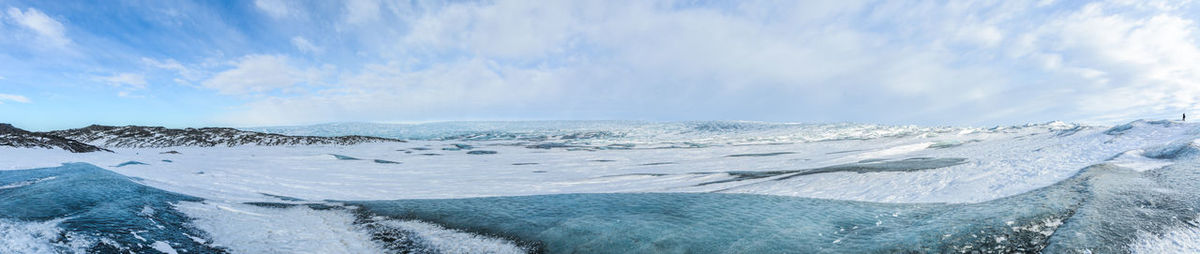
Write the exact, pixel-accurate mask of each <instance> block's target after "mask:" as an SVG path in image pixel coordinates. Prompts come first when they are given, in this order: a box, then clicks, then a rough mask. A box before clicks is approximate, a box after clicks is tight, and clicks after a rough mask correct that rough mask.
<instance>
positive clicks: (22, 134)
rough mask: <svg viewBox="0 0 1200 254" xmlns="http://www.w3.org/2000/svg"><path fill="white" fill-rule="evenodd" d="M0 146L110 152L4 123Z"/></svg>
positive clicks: (1, 125)
mask: <svg viewBox="0 0 1200 254" xmlns="http://www.w3.org/2000/svg"><path fill="white" fill-rule="evenodd" d="M0 146H11V147H21V148H47V149H63V150H67V151H70V152H73V153H87V152H97V151H106V152H112V151H109V150H108V149H104V148H100V147H96V146H93V145H89V144H85V143H82V142H79V141H76V140H71V139H68V138H64V137H61V136H56V135H52V134H46V133H38V132H31V131H26V130H22V129H19V128H17V127H13V126H12V125H11V124H6V123H0Z"/></svg>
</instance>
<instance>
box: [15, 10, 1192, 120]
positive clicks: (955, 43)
mask: <svg viewBox="0 0 1200 254" xmlns="http://www.w3.org/2000/svg"><path fill="white" fill-rule="evenodd" d="M187 6H190V7H192V8H197V9H198V10H209V9H213V10H209V11H196V10H185V11H182V12H177V13H176V14H177V15H176V16H171V15H166V14H155V15H148V16H153V17H157V18H155V20H159V19H162V20H166V21H164V22H165V23H164V24H176V26H183V25H182V24H190V23H189V22H185V21H197V20H204V21H214V20H220V19H219V17H227V16H229V15H228V14H226V13H221V12H220V11H215V10H221V9H220V7H221V6H205V5H203V4H201V5H199V6H194V4H191V5H187ZM175 7H179V6H165V7H164V8H165V9H168V10H170V9H172V8H175ZM228 9H234V10H236V11H237V12H238V13H242V14H245V15H243V16H245V17H244V19H246V20H244V21H235V22H228V23H222V22H219V21H214V24H216V25H212V26H207V27H194V28H188V29H192V30H195V31H191V32H193V34H195V35H197V36H201V35H206V34H207V35H210V36H208V37H204V38H213V37H218V38H221V40H218V41H207V40H197V42H189V43H188V44H187V45H193V44H192V43H194V45H193V46H194V47H192V48H190V49H191V50H192V51H188V53H186V54H182V53H174V52H179V51H171V50H162V51H161V52H160V51H154V50H136V49H127V51H128V52H123V53H125V54H127V55H128V56H124V57H126V58H134V59H136V61H131V62H135V63H141V64H140V65H134V66H126V67H122V68H101V69H102V70H101V71H99V72H100V73H98V74H90V76H91V77H93V78H91V80H92V81H94V82H101V83H109V84H112V85H116V86H118V87H123V88H122V89H125V90H123V91H129V90H132V89H133V88H137V89H139V90H144V91H145V92H144V93H146V94H148V95H150V96H154V95H156V93H159V92H161V91H159V90H164V89H165V90H171V89H175V90H184V91H189V90H190V91H195V92H202V93H209V94H210V95H209V96H216V97H220V98H226V99H223V101H225V102H227V103H228V104H226V105H223V106H220V107H219V108H220V109H219V110H215V111H213V112H212V113H210V114H207V115H198V116H196V117H204V118H206V119H210V121H213V122H215V123H221V124H232V125H278V124H303V123H317V122H333V121H426V120H470V119H489V120H490V119H649V120H699V119H743V120H768V121H801V122H813V121H821V122H828V121H857V122H881V123H902V124H907V123H916V124H989V125H990V124H1015V123H1024V122H1040V121H1049V120H1067V121H1083V122H1103V123H1108V122H1114V121H1125V120H1129V119H1134V118H1154V117H1167V116H1174V115H1177V114H1178V113H1182V112H1187V111H1188V110H1193V109H1195V108H1197V107H1198V106H1200V43H1198V42H1197V39H1200V32H1198V29H1200V25H1198V24H1197V23H1196V22H1195V20H1196V18H1197V16H1196V13H1200V12H1197V10H1200V9H1198V8H1196V4H1193V3H1192V2H1190V1H1094V2H1075V1H1062V2H1056V1H1046V0H1041V1H1020V0H1018V1H953V2H940V1H903V2H901V1H804V2H789V1H784V2H779V1H738V2H693V1H669V0H667V1H552V2H530V1H505V0H501V1H485V2H475V1H467V2H457V1H453V2H426V1H417V2H402V3H401V2H393V1H375V0H357V1H347V2H293V1H278V0H258V1H255V2H253V3H244V4H243V5H237V6H232V7H231V8H228ZM5 13H6V17H5V22H6V24H8V25H7V26H6V27H5V29H9V30H19V31H25V34H26V35H28V36H34V37H36V38H37V40H41V41H44V43H47V44H52V45H60V46H63V47H70V45H72V44H82V43H78V42H82V41H83V40H104V39H106V38H105V37H107V36H113V35H110V34H105V33H99V32H96V31H89V28H88V27H76V26H71V24H74V23H72V22H62V21H58V20H56V18H55V17H57V16H56V15H47V13H52V12H43V11H40V10H39V9H37V8H34V7H8V8H7V11H6V12H5ZM152 13H170V12H167V11H159V12H152ZM160 16H161V17H160ZM64 17H68V18H69V17H71V16H70V15H66V16H64ZM169 21H174V22H175V23H171V22H169ZM63 24H68V25H66V26H64V25H63ZM247 24H253V25H247ZM183 28H187V27H183ZM71 29H80V30H84V31H83V32H81V33H79V34H83V35H85V36H81V37H80V38H68V37H67V35H73V34H76V33H75V32H72V31H71ZM212 34H216V35H222V36H211V35H212ZM157 36H160V35H157V34H149V35H144V37H147V38H152V39H155V40H164V41H163V42H161V43H179V41H172V40H165V39H164V38H159V37H157ZM163 36H165V35H163ZM197 38H200V37H197ZM108 39H111V38H108ZM110 42H111V41H110ZM114 43H115V42H114ZM171 45H175V44H171ZM151 46H154V45H151ZM79 47H86V46H82V45H80V46H79ZM150 48H151V49H154V47H150ZM83 51H84V52H85V53H84V54H85V55H88V54H91V55H95V54H97V53H96V51H88V50H87V49H83ZM87 52H91V53H87ZM10 53H11V52H10ZM85 72H96V71H95V70H86V71H85ZM0 75H10V74H8V73H0ZM0 82H7V81H0ZM0 88H2V87H0ZM0 92H4V91H3V90H0Z"/></svg>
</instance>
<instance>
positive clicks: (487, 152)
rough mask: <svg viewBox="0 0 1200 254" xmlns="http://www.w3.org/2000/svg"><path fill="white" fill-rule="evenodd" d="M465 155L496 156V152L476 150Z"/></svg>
mask: <svg viewBox="0 0 1200 254" xmlns="http://www.w3.org/2000/svg"><path fill="white" fill-rule="evenodd" d="M467 154H474V155H481V154H496V151H488V150H476V151H470V152H467Z"/></svg>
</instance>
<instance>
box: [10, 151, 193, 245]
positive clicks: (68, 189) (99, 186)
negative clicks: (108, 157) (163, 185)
mask: <svg viewBox="0 0 1200 254" xmlns="http://www.w3.org/2000/svg"><path fill="white" fill-rule="evenodd" d="M14 182H28V183H29V184H25V185H22V186H17V187H13V188H8V189H4V190H0V221H2V223H0V224H3V225H2V226H0V227H2V228H4V230H3V231H4V234H5V235H7V236H11V237H4V239H11V240H6V241H16V242H14V243H12V245H13V246H25V247H28V249H31V250H42V249H46V248H51V247H52V248H54V249H55V250H56V251H67V252H77V251H74V250H75V249H82V250H84V251H85V252H88V253H95V252H145V251H147V250H150V249H155V247H153V246H152V242H150V241H165V242H174V243H182V244H180V245H178V246H176V247H178V248H182V249H187V250H193V251H213V249H211V248H208V247H207V246H203V245H198V244H195V243H193V242H192V241H191V240H190V239H189V237H187V235H189V234H191V235H202V234H201V233H200V232H198V231H196V230H195V229H193V228H191V227H188V226H187V225H186V222H187V219H186V218H185V217H184V216H183V215H182V214H180V213H178V212H174V210H171V209H170V204H171V203H172V202H179V201H187V200H199V199H197V198H195V197H190V196H186V195H180V194H176V193H170V192H166V191H162V190H158V189H154V188H151V187H148V186H144V185H140V184H137V183H134V182H133V181H131V180H130V179H129V178H127V177H125V176H121V175H119V174H116V173H113V172H111V171H107V170H104V169H101V168H98V167H96V166H94V165H90V164H84V163H70V164H64V165H62V166H59V167H54V168H41V169H29V170H10V171H0V185H10V184H11V183H14ZM10 186H11V185H10ZM51 227H54V228H57V229H51ZM56 230H61V231H62V232H65V233H56V232H58V231H56ZM34 242H40V243H49V245H39V243H34ZM8 245H9V244H2V245H0V248H6V247H4V246H8ZM46 246H51V247H46ZM64 248H65V249H64ZM59 249H62V250H59ZM5 253H7V252H5Z"/></svg>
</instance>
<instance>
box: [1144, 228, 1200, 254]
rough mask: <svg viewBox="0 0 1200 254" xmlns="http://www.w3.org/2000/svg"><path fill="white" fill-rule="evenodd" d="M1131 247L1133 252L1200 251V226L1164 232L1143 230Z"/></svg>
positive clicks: (1149, 253) (1150, 253) (1151, 253)
mask: <svg viewBox="0 0 1200 254" xmlns="http://www.w3.org/2000/svg"><path fill="white" fill-rule="evenodd" d="M1139 235H1140V236H1141V239H1139V240H1138V241H1137V242H1135V243H1133V244H1132V245H1131V246H1130V247H1129V249H1130V252H1132V253H1139V254H1141V253H1145V254H1157V253H1200V228H1197V227H1195V226H1181V227H1178V228H1173V229H1170V230H1168V231H1167V232H1165V233H1162V234H1152V233H1147V232H1142V233H1140V234H1139Z"/></svg>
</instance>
